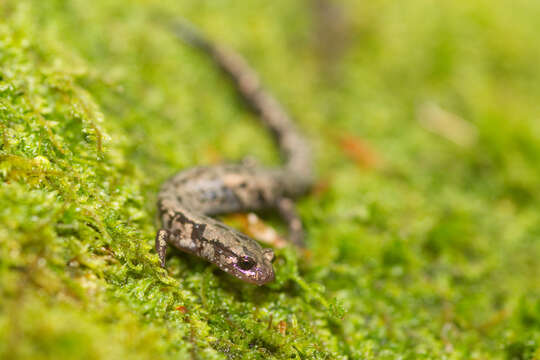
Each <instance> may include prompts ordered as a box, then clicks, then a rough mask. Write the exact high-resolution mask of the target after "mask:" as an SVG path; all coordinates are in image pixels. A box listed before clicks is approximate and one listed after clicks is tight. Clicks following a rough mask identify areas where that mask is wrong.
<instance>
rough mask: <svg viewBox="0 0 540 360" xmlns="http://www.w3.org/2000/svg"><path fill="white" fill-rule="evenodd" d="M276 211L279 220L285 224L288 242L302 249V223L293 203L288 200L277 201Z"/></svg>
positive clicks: (303, 245)
mask: <svg viewBox="0 0 540 360" xmlns="http://www.w3.org/2000/svg"><path fill="white" fill-rule="evenodd" d="M277 210H278V212H279V215H280V216H281V218H282V219H283V220H284V221H285V222H286V223H287V226H288V228H289V240H290V241H291V242H292V243H293V244H294V245H296V246H298V247H300V248H304V247H305V244H304V229H303V228H302V221H301V220H300V217H299V216H298V213H297V212H296V209H295V206H294V202H293V201H292V200H291V199H288V198H282V199H279V200H278V202H277Z"/></svg>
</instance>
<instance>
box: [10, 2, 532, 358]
mask: <svg viewBox="0 0 540 360" xmlns="http://www.w3.org/2000/svg"><path fill="white" fill-rule="evenodd" d="M329 4H330V5H329ZM332 4H333V5H332ZM162 14H168V15H169V16H171V17H174V16H183V17H185V18H188V19H190V20H192V21H193V22H194V23H196V24H197V25H198V26H199V27H200V28H201V29H203V30H204V32H206V33H207V34H209V35H210V36H211V37H212V38H214V39H216V40H217V41H220V42H223V43H226V44H228V45H230V46H231V47H233V48H235V49H237V50H238V51H239V52H241V53H242V54H244V55H245V56H246V57H247V58H248V59H249V60H250V62H251V63H252V64H253V65H254V67H255V68H256V69H257V70H258V71H259V72H260V74H261V76H262V77H263V78H264V79H265V82H266V83H267V85H268V87H269V88H271V89H272V91H273V92H274V93H275V94H276V95H277V97H278V98H279V99H281V100H282V102H283V103H284V104H285V105H286V106H287V108H289V109H290V112H291V113H292V114H294V116H295V118H296V119H297V121H298V123H299V125H300V127H301V128H302V129H303V130H305V132H306V133H307V134H308V136H309V138H310V141H311V142H312V143H313V146H314V149H315V153H316V157H317V168H318V173H319V183H318V185H317V189H316V191H315V192H314V193H313V194H311V195H310V196H308V197H306V198H305V199H303V200H301V201H300V202H299V208H300V212H301V215H302V217H303V219H304V221H305V225H306V229H307V233H308V234H307V243H308V246H309V249H310V254H309V256H305V257H304V256H298V255H297V254H296V253H295V252H294V251H293V250H292V249H284V250H277V255H278V259H277V261H276V264H275V268H276V270H277V280H276V282H275V283H273V284H271V285H269V286H264V287H254V286H251V285H248V284H243V283H240V282H239V281H236V280H235V279H232V278H230V277H229V276H227V275H225V274H223V273H221V272H219V271H217V270H216V269H215V267H213V266H212V265H209V264H207V263H205V262H203V261H200V260H198V259H196V258H193V257H190V256H187V255H183V254H180V253H178V254H175V256H172V257H171V258H170V260H169V261H168V266H169V273H166V272H165V271H163V270H161V269H160V268H159V266H158V260H157V257H156V255H155V253H154V251H153V249H152V244H153V237H154V235H155V232H156V230H157V224H156V222H155V220H154V219H155V198H156V193H157V191H158V188H159V186H160V184H161V183H162V182H163V181H164V180H165V179H166V178H167V177H168V176H170V175H171V174H173V173H175V172H176V171H178V170H180V169H184V168H187V167H190V166H193V165H196V164H209V163H215V162H219V161H225V160H238V159H241V158H242V157H244V156H246V155H251V156H254V157H257V158H259V159H260V160H261V161H262V162H265V163H277V161H278V158H277V155H276V149H275V148H274V146H273V144H272V143H271V141H270V139H269V138H268V136H267V134H266V133H265V132H264V130H263V129H262V128H261V127H260V126H259V124H258V123H257V122H256V120H255V119H254V117H253V115H252V114H250V113H249V111H247V110H246V108H245V107H244V105H243V104H242V101H241V100H240V99H238V97H237V96H236V94H235V92H234V90H233V89H232V88H231V86H230V84H229V83H228V82H227V81H226V78H225V77H224V76H223V75H222V74H221V73H220V72H219V71H217V70H216V68H215V66H214V65H213V64H212V63H211V62H210V61H209V60H208V59H207V58H206V57H205V56H204V55H202V54H200V53H198V52H197V51H195V50H193V49H191V48H189V47H188V46H185V45H184V44H182V43H179V42H178V41H176V40H175V39H174V38H173V37H172V36H171V34H169V33H168V32H167V31H166V30H165V29H164V27H162V26H160V24H161V23H162V22H161V21H160V20H159V19H160V16H162ZM328 14H334V16H336V17H337V18H341V19H342V21H340V22H339V23H338V25H335V24H333V23H332V21H329V20H331V19H329V15H328ZM0 19H1V20H0V21H1V22H0V126H1V127H0V132H1V133H2V134H1V136H0V179H1V183H0V358H3V359H8V358H10V359H49V358H50V359H59V358H79V359H94V358H102V359H120V358H129V359H137V358H140V359H161V358H163V359H165V358H170V359H172V358H174V359H178V358H193V359H225V358H230V359H263V358H268V357H270V358H277V359H284V358H297V359H345V358H349V359H397V358H400V359H421V358H426V359H428V358H429V359H431V358H446V359H540V280H539V276H540V123H539V121H540V101H538V99H540V69H539V64H540V45H539V42H538V24H539V19H540V3H538V2H534V1H525V0H518V1H500V2H493V1H483V0H478V1H465V0H460V1H446V2H439V1H437V2H434V1H427V0H412V1H406V2H401V1H397V2H391V1H377V2H373V1H352V0H351V1H345V0H344V1H337V0H336V1H334V2H329V1H324V0H317V1H315V0H314V1H307V0H305V1H287V0H274V1H249V2H248V1H244V2H229V1H214V0H209V1H200V0H198V1H190V2H187V1H176V0H175V1H173V0H167V1H162V0H159V1H158V0H146V1H143V0H138V1H111V0H93V1H86V0H72V1H61V0H47V1H44V0H35V1H31V0H5V1H3V2H0ZM426 109H427V110H426ZM419 117H420V118H426V117H427V120H426V119H424V120H423V122H421V121H418V119H419ZM441 118H442V119H443V120H442V123H441V121H439V120H440V119H441ZM460 118H461V119H464V121H465V122H466V123H465V124H470V126H465V127H463V125H460V124H462V122H463V120H460ZM445 119H446V120H447V121H446V122H444V121H445ZM448 119H449V120H448ZM426 121H427V125H426ZM441 124H442V125H441ZM444 124H446V125H444ZM433 127H435V129H434V128H433ZM429 129H431V130H432V131H428V130H429ZM456 129H457V130H456ZM456 131H457V135H456ZM269 221H270V223H271V224H273V225H274V226H277V227H278V228H279V229H282V227H281V228H280V224H279V222H276V221H274V220H273V219H270V220H269Z"/></svg>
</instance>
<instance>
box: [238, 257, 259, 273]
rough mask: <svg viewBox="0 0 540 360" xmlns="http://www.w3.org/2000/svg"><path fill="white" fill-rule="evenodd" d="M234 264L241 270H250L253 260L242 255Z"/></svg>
mask: <svg viewBox="0 0 540 360" xmlns="http://www.w3.org/2000/svg"><path fill="white" fill-rule="evenodd" d="M236 265H238V267H239V268H240V269H241V270H250V269H251V268H253V267H254V266H255V260H253V259H252V258H250V257H249V256H244V257H242V258H240V259H239V260H238V262H237V263H236Z"/></svg>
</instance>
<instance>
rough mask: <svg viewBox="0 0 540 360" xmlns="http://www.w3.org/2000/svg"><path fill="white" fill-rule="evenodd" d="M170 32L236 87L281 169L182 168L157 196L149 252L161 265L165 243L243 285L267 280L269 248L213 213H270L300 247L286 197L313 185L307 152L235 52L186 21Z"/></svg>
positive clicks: (283, 114)
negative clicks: (156, 225)
mask: <svg viewBox="0 0 540 360" xmlns="http://www.w3.org/2000/svg"><path fill="white" fill-rule="evenodd" d="M173 31H174V33H175V35H176V36H177V37H179V38H181V39H182V40H184V41H186V42H188V43H189V44H191V45H193V46H195V47H196V48H199V49H201V50H202V51H204V52H205V53H207V54H208V55H209V56H210V57H211V58H212V59H213V60H214V62H215V63H216V64H217V65H218V66H219V67H220V68H221V69H222V70H223V71H224V72H225V73H226V74H228V75H229V76H230V78H231V79H232V80H233V82H234V85H235V87H236V89H237V91H238V92H239V93H240V95H241V96H242V98H244V99H245V101H246V102H247V104H248V105H249V106H250V107H251V109H252V110H253V111H254V112H255V113H257V114H258V116H259V118H260V119H261V122H262V123H263V124H264V125H266V127H267V128H268V129H269V130H270V132H271V133H272V134H273V136H274V138H275V140H276V142H277V144H278V146H279V149H280V152H281V154H282V157H283V159H284V162H285V163H284V165H283V166H282V167H275V168H271V167H260V166H258V165H256V164H254V163H253V162H251V161H244V162H241V163H238V164H224V165H216V166H201V167H195V168H190V169H188V170H185V171H181V172H179V173H178V174H176V175H174V176H173V177H172V178H170V179H169V180H168V181H166V182H165V183H164V184H163V186H162V188H161V191H160V192H159V194H158V216H159V218H160V220H161V223H162V227H161V229H160V230H159V231H158V233H157V236H156V243H155V246H156V251H157V254H158V256H159V260H160V263H161V266H162V267H165V253H166V250H167V247H168V245H171V246H174V247H176V248H178V249H180V250H182V251H185V252H188V253H191V254H194V255H196V256H199V257H201V258H204V259H206V260H207V261H209V262H211V263H213V264H215V265H217V266H218V267H219V268H220V269H221V270H223V271H225V272H227V273H229V274H231V275H233V276H235V277H237V278H239V279H241V280H243V281H246V282H249V283H253V284H257V285H263V284H266V283H268V282H271V281H273V280H274V269H273V267H272V261H273V259H274V252H273V251H272V249H269V248H266V249H264V248H262V247H261V246H260V245H259V243H257V242H256V241H255V240H253V239H251V238H250V237H248V236H246V235H244V234H242V233H241V232H239V231H237V230H235V229H233V228H231V227H229V226H227V225H225V224H223V223H222V222H220V221H218V220H216V219H214V218H212V217H211V216H216V215H220V214H226V213H232V212H248V211H260V210H267V209H270V210H276V211H277V213H278V214H279V215H280V217H282V218H283V219H284V221H285V222H286V223H287V225H288V230H289V238H290V241H291V242H292V243H293V244H295V245H296V246H299V247H303V245H304V242H303V229H302V223H301V221H300V219H299V217H298V215H297V213H296V210H295V207H294V203H293V202H292V200H291V199H293V198H296V197H299V196H301V195H302V194H305V193H306V192H307V191H308V190H309V189H310V188H311V186H312V183H313V170H312V158H311V150H310V149H309V147H308V145H307V143H306V141H305V139H304V138H303V137H302V135H301V134H300V133H299V132H298V131H297V129H296V127H295V126H294V124H293V122H292V121H291V119H290V117H289V116H288V114H287V113H286V111H285V110H284V109H283V108H282V106H281V105H280V104H279V103H278V102H277V101H276V99H275V98H274V97H273V96H272V95H271V94H270V93H268V92H267V91H266V90H265V89H263V88H262V87H261V84H260V80H259V77H258V76H257V74H256V73H255V71H254V70H253V69H251V67H249V65H248V64H247V63H246V61H245V60H244V59H243V58H242V57H241V56H239V55H238V54H236V53H234V52H232V51H230V50H228V49H226V48H224V47H221V46H219V45H217V44H213V43H211V42H210V41H208V40H207V39H205V38H204V37H203V36H202V35H201V34H199V33H198V32H197V31H196V30H195V29H194V28H193V27H192V26H191V25H188V24H186V23H183V22H178V23H175V24H174V26H173Z"/></svg>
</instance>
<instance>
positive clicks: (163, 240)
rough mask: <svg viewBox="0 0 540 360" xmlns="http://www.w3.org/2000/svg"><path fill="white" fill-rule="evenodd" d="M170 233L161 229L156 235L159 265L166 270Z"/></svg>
mask: <svg viewBox="0 0 540 360" xmlns="http://www.w3.org/2000/svg"><path fill="white" fill-rule="evenodd" d="M169 235H170V233H169V232H168V231H167V230H165V229H161V230H159V231H158V233H157V235H156V252H157V254H158V257H159V264H160V266H161V267H162V268H164V269H165V254H166V253H167V247H168V240H169Z"/></svg>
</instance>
